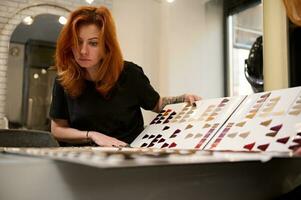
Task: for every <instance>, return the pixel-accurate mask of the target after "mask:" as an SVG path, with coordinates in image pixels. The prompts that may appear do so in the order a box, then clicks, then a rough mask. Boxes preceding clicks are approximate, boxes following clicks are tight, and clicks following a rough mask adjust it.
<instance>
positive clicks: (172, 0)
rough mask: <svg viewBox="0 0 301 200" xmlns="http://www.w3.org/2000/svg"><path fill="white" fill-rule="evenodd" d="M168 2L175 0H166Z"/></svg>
mask: <svg viewBox="0 0 301 200" xmlns="http://www.w3.org/2000/svg"><path fill="white" fill-rule="evenodd" d="M166 1H167V2H168V3H172V2H174V1H175V0H166Z"/></svg>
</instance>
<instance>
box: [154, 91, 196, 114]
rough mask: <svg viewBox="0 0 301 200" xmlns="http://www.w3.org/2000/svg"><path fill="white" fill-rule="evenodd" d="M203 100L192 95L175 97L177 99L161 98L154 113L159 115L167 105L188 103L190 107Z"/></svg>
mask: <svg viewBox="0 0 301 200" xmlns="http://www.w3.org/2000/svg"><path fill="white" fill-rule="evenodd" d="M201 99H202V98H201V97H199V96H197V95H192V94H183V95H181V96H175V97H160V99H159V101H158V103H157V104H156V106H155V108H154V109H153V111H154V112H156V113H159V112H160V111H161V110H162V109H163V108H164V107H165V106H166V105H168V104H173V103H182V102H188V103H189V104H190V105H194V104H195V101H198V100H201Z"/></svg>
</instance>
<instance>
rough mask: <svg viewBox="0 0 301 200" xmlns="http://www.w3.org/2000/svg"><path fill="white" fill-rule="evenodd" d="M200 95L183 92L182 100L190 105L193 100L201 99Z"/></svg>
mask: <svg viewBox="0 0 301 200" xmlns="http://www.w3.org/2000/svg"><path fill="white" fill-rule="evenodd" d="M201 99H202V97H199V96H197V95H194V94H184V101H185V102H188V103H189V104H190V105H193V104H194V102H195V101H198V100H201Z"/></svg>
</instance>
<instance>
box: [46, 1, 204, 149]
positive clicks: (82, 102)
mask: <svg viewBox="0 0 301 200" xmlns="http://www.w3.org/2000/svg"><path fill="white" fill-rule="evenodd" d="M55 60H56V64H55V67H56V70H57V78H56V80H55V83H54V86H53V94H52V104H51V109H50V117H51V119H52V120H51V132H52V134H53V135H54V137H55V138H56V139H57V140H58V141H60V142H62V143H64V144H70V145H77V144H80V145H87V144H91V143H93V144H96V145H99V146H106V147H110V146H113V147H122V146H127V144H129V143H131V142H132V141H133V140H134V139H135V138H136V137H137V136H138V135H139V133H140V132H141V131H142V130H143V125H144V123H143V117H142V113H141V108H144V109H146V110H152V111H154V112H160V110H161V109H162V108H163V107H164V106H165V105H167V104H170V103H178V102H189V103H191V104H192V103H194V101H196V100H199V99H200V98H199V97H198V96H196V95H187V94H185V95H181V96H178V97H160V95H159V94H158V92H157V91H156V90H155V89H154V88H153V87H152V86H151V84H150V81H149V79H148V78H147V76H146V75H145V74H144V72H143V70H142V68H141V67H139V66H137V65H136V64H134V63H132V62H127V61H125V60H123V58H122V53H121V50H120V47H119V44H118V40H117V36H116V30H115V25H114V20H113V18H112V15H111V13H110V11H109V10H108V9H107V8H106V7H81V8H79V9H77V10H75V11H74V12H72V13H71V15H70V18H69V19H68V22H67V24H66V25H65V26H64V27H63V29H62V31H61V33H60V35H59V38H58V41H57V49H56V56H55Z"/></svg>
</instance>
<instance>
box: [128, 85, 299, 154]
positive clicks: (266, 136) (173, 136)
mask: <svg viewBox="0 0 301 200" xmlns="http://www.w3.org/2000/svg"><path fill="white" fill-rule="evenodd" d="M131 146H133V147H147V148H173V149H175V148H176V149H205V150H234V151H281V152H282V151H290V150H292V149H294V148H297V147H299V146H301V87H295V88H289V89H282V90H276V91H271V92H263V93H256V94H252V95H248V96H237V97H225V98H217V99H207V100H201V101H197V102H196V106H195V107H194V106H190V105H188V104H186V103H179V104H172V105H167V106H166V107H165V108H164V110H162V111H161V113H159V114H158V115H157V116H156V117H155V119H153V120H152V121H151V123H150V125H148V126H147V127H146V129H145V130H144V131H143V132H142V133H141V134H140V135H139V136H138V137H137V138H136V139H135V140H134V141H133V142H132V144H131Z"/></svg>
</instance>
